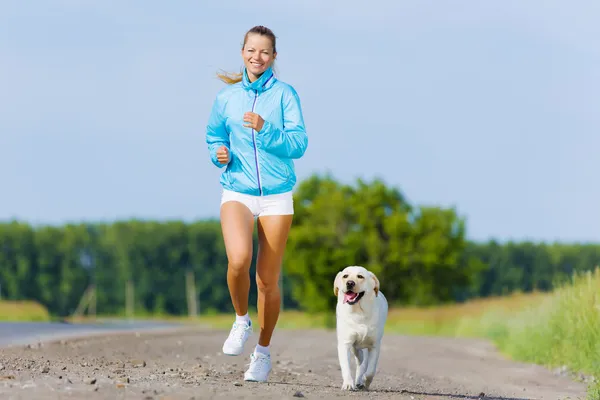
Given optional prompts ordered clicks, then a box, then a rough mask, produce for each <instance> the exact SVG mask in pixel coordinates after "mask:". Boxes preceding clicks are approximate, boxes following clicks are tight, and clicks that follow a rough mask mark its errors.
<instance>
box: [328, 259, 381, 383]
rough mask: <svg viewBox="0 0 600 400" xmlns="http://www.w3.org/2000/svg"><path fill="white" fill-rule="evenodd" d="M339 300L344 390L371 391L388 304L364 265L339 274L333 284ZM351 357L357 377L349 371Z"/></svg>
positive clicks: (339, 343) (339, 349) (337, 330)
mask: <svg viewBox="0 0 600 400" xmlns="http://www.w3.org/2000/svg"><path fill="white" fill-rule="evenodd" d="M333 293H334V294H335V295H336V297H337V305H336V333H337V345H338V357H339V363H340V368H341V370H342V379H343V383H342V390H356V389H367V390H368V389H369V386H370V385H371V382H372V381H373V377H374V376H375V372H376V371H377V362H378V361H379V352H380V351H381V339H382V338H383V328H384V325H385V321H386V319H387V314H388V303H387V300H386V298H385V296H384V295H383V293H382V292H381V290H379V279H378V278H377V277H376V276H375V274H373V273H372V272H370V271H368V270H367V269H366V268H364V267H361V266H348V267H346V268H344V269H343V270H342V271H340V272H338V274H337V275H336V277H335V280H334V283H333ZM351 354H352V355H353V356H354V359H355V361H356V377H355V379H352V372H351V371H350V363H351V361H350V359H351Z"/></svg>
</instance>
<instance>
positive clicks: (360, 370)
mask: <svg viewBox="0 0 600 400" xmlns="http://www.w3.org/2000/svg"><path fill="white" fill-rule="evenodd" d="M352 352H353V353H354V357H355V358H356V377H355V378H354V383H355V384H356V388H357V389H364V387H365V372H366V371H367V364H368V359H367V357H368V353H367V349H357V348H355V347H352Z"/></svg>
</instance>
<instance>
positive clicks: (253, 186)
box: [206, 26, 308, 382]
mask: <svg viewBox="0 0 600 400" xmlns="http://www.w3.org/2000/svg"><path fill="white" fill-rule="evenodd" d="M241 53H242V59H243V61H244V68H243V71H242V73H241V74H239V75H229V74H226V75H221V74H219V75H218V76H219V77H220V78H221V80H222V81H224V82H225V83H227V84H228V86H226V87H225V88H224V89H222V90H221V91H220V92H219V93H218V94H217V96H216V99H215V101H214V104H213V107H212V111H211V114H210V118H209V121H208V125H207V130H206V143H207V144H208V149H209V152H210V157H211V159H212V162H213V163H214V164H215V165H216V166H217V167H225V170H224V171H223V173H222V174H221V179H220V183H221V185H222V187H223V193H222V197H221V211H220V214H221V228H222V232H223V239H224V243H225V248H226V253H227V259H228V266H227V285H228V287H229V294H230V296H231V302H232V303H233V308H234V309H235V312H236V319H235V321H234V322H233V326H232V328H231V331H230V333H229V336H228V337H227V339H226V340H225V343H224V344H223V353H224V354H227V355H232V356H237V355H240V354H242V352H243V350H244V344H245V343H246V341H247V340H248V337H249V336H250V335H251V333H252V331H253V328H252V322H251V320H250V318H249V316H248V295H249V290H250V274H249V271H250V264H251V260H252V234H253V229H254V218H255V217H256V218H257V227H258V238H259V246H258V254H257V263H256V285H257V287H258V305H257V306H258V307H257V308H258V322H259V324H260V335H259V337H258V344H257V345H256V347H255V349H254V351H253V352H252V354H251V356H250V367H249V368H248V370H247V371H246V372H245V374H244V380H246V381H255V382H265V381H266V380H267V379H268V376H269V373H270V371H271V355H270V349H269V347H270V344H271V337H272V334H273V330H274V329H275V325H276V324H277V320H278V318H279V308H280V296H281V294H280V292H279V286H278V281H279V274H280V270H281V263H282V260H283V255H284V250H285V246H286V242H287V238H288V233H289V230H290V227H291V224H292V218H293V214H294V205H293V199H292V190H293V188H294V185H295V184H296V174H295V170H294V162H293V159H298V158H300V157H302V156H303V155H304V152H305V151H306V148H307V145H308V137H307V135H306V131H305V129H304V118H303V115H302V109H301V106H300V99H299V97H298V94H297V93H296V91H295V89H294V88H293V87H292V86H291V85H289V84H287V83H284V82H282V81H280V80H278V79H277V78H275V76H274V74H273V68H272V67H273V62H274V61H275V58H276V57H277V50H276V38H275V35H274V34H273V32H272V31H271V30H270V29H268V28H266V27H264V26H255V27H254V28H252V29H250V30H249V31H248V32H247V33H246V35H245V37H244V44H243V46H242V52H241Z"/></svg>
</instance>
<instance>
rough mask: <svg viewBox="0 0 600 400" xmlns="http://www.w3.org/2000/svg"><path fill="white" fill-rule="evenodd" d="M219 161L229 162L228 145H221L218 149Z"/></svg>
mask: <svg viewBox="0 0 600 400" xmlns="http://www.w3.org/2000/svg"><path fill="white" fill-rule="evenodd" d="M217 161H219V163H221V164H227V163H229V149H228V148H227V147H225V146H221V147H219V149H218V150H217Z"/></svg>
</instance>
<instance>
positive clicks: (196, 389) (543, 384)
mask: <svg viewBox="0 0 600 400" xmlns="http://www.w3.org/2000/svg"><path fill="white" fill-rule="evenodd" d="M225 336H226V332H223V331H215V330H210V329H207V328H200V327H194V328H190V327H186V328H182V330H180V331H177V332H174V331H168V332H148V333H121V334H105V335H104V334H103V335H101V336H95V337H91V338H82V339H67V340H62V341H56V342H49V343H44V344H32V345H26V346H22V345H19V346H13V347H8V348H6V347H5V348H2V349H0V398H1V399H5V400H21V399H22V400H25V399H27V400H35V399H41V400H50V399H52V400H54V399H85V400H95V399H103V400H104V399H110V400H118V399H139V400H142V399H144V400H153V399H154V400H167V399H169V400H176V399H185V400H191V399H212V398H219V399H259V398H265V399H293V398H307V399H334V398H336V399H337V398H365V399H366V398H368V399H400V400H406V399H413V400H416V399H431V400H457V399H480V398H482V399H486V400H491V399H496V400H500V399H502V400H529V399H552V400H558V399H584V398H585V386H584V384H582V383H578V382H575V381H574V380H572V379H570V378H569V377H567V376H560V375H557V374H555V373H553V372H552V371H549V370H546V369H544V368H542V367H539V366H533V365H527V364H521V363H515V362H510V361H507V360H505V359H504V358H502V357H501V356H500V355H498V354H497V353H496V352H495V350H494V348H493V347H492V346H491V345H490V344H489V343H488V342H486V341H479V340H462V339H441V338H421V337H405V336H395V335H391V334H387V335H386V336H385V337H384V339H383V351H382V354H381V357H380V364H379V370H378V373H377V375H376V376H375V379H374V381H373V384H372V386H371V391H370V392H364V391H362V392H344V391H341V390H340V386H341V383H342V380H341V376H340V371H339V365H338V361H337V351H336V342H335V334H334V333H333V332H327V331H317V330H315V331H289V330H279V331H276V333H275V337H274V343H273V350H272V351H273V362H274V364H273V372H272V373H271V378H270V382H269V383H267V384H260V383H251V382H244V381H243V372H244V369H245V365H246V363H247V362H248V355H249V354H250V351H251V348H252V347H253V345H254V344H255V343H256V337H257V336H256V334H255V335H254V336H253V337H252V338H251V339H250V341H249V342H248V346H247V349H246V352H245V354H244V356H240V357H228V356H224V355H222V354H221V352H220V349H221V345H222V342H223V339H224V338H225Z"/></svg>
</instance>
